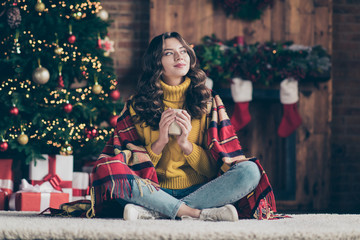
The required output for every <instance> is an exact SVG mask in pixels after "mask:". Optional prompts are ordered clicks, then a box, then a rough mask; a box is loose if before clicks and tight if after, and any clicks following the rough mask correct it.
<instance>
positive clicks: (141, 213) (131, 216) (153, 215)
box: [124, 203, 164, 221]
mask: <svg viewBox="0 0 360 240" xmlns="http://www.w3.org/2000/svg"><path fill="white" fill-rule="evenodd" d="M160 218H164V217H163V216H162V215H161V214H160V213H158V212H156V211H153V210H149V209H147V208H144V207H141V206H138V205H135V204H131V203H129V204H126V205H125V208H124V220H127V221H134V220H137V219H160Z"/></svg>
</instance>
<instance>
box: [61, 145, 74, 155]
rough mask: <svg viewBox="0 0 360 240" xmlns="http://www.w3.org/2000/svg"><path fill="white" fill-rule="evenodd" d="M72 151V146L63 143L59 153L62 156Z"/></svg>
mask: <svg viewBox="0 0 360 240" xmlns="http://www.w3.org/2000/svg"><path fill="white" fill-rule="evenodd" d="M72 153H73V147H72V146H71V145H70V144H69V143H65V144H64V145H63V146H61V148H60V154H61V155H64V156H68V155H71V154H72Z"/></svg>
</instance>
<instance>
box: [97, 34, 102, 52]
mask: <svg viewBox="0 0 360 240" xmlns="http://www.w3.org/2000/svg"><path fill="white" fill-rule="evenodd" d="M101 43H102V42H101V37H100V33H98V39H97V48H99V49H101V48H102V44H101Z"/></svg>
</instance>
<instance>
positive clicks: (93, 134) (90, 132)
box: [85, 127, 98, 139]
mask: <svg viewBox="0 0 360 240" xmlns="http://www.w3.org/2000/svg"><path fill="white" fill-rule="evenodd" d="M85 135H86V137H87V138H88V139H93V138H95V137H96V136H97V135H98V130H97V128H95V127H89V128H87V129H85Z"/></svg>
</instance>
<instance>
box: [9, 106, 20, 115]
mask: <svg viewBox="0 0 360 240" xmlns="http://www.w3.org/2000/svg"><path fill="white" fill-rule="evenodd" d="M10 114H11V115H14V116H17V115H18V114H19V109H18V108H17V107H16V106H15V105H14V106H13V107H12V108H11V109H10Z"/></svg>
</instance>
